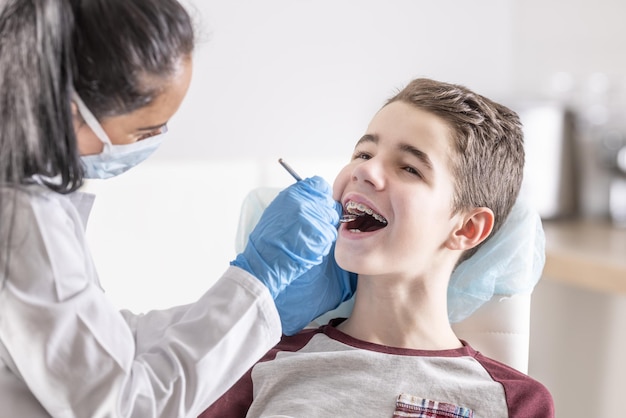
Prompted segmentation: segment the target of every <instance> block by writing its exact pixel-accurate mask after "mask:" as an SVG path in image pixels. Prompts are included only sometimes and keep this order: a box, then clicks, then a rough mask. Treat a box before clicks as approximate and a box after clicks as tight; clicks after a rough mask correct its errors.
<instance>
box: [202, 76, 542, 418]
mask: <svg viewBox="0 0 626 418" xmlns="http://www.w3.org/2000/svg"><path fill="white" fill-rule="evenodd" d="M523 166H524V148H523V135H522V129H521V124H520V122H519V118H518V117H517V115H516V114H515V113H514V112H512V111H511V110H509V109H507V108H506V107H504V106H501V105H499V104H497V103H494V102H492V101H491V100H489V99H487V98H485V97H482V96H480V95H477V94H475V93H473V92H471V91H469V90H468V89H466V88H464V87H462V86H457V85H452V84H446V83H441V82H437V81H433V80H428V79H417V80H414V81H412V82H411V83H410V84H409V85H408V86H407V87H405V88H404V89H403V90H402V91H401V92H399V93H398V94H397V95H395V96H394V97H392V98H391V99H390V100H389V101H388V102H387V103H386V104H385V105H384V106H383V107H382V108H381V109H380V110H379V111H378V113H377V114H376V115H375V116H374V118H373V119H372V121H371V123H370V125H369V127H368V129H367V132H366V133H365V135H364V136H363V137H362V138H361V139H360V140H359V141H358V142H357V144H356V147H355V150H354V155H353V157H352V160H351V162H350V163H349V164H348V165H347V166H346V167H345V168H344V169H343V170H342V171H341V172H340V173H339V174H338V176H337V178H336V180H335V183H334V186H333V188H334V198H335V199H336V200H338V201H339V202H340V203H341V204H342V205H343V208H344V212H345V213H346V214H353V215H357V216H356V218H355V219H354V220H353V221H352V222H348V223H343V224H341V225H340V227H339V234H338V238H337V242H336V247H335V258H336V260H337V263H338V264H339V266H340V267H341V268H343V269H345V270H348V271H353V272H356V273H358V275H359V281H358V292H357V293H356V299H355V303H354V309H353V312H352V314H351V315H350V317H349V318H348V319H345V320H342V319H335V320H333V321H331V322H330V324H329V325H326V326H322V327H320V328H319V329H309V330H304V331H302V332H301V333H300V334H297V335H295V336H292V337H283V339H282V341H281V342H280V343H279V344H278V345H277V346H276V347H275V348H274V349H272V350H271V351H270V352H269V353H267V354H266V356H265V357H264V358H263V359H262V360H261V361H260V362H259V363H257V365H256V366H254V367H253V368H252V370H251V371H250V372H249V373H248V374H247V375H246V376H244V377H243V378H242V379H241V380H240V381H239V382H238V383H237V384H236V385H235V386H234V387H233V388H232V389H231V390H230V391H229V392H227V393H226V394H225V395H224V396H223V397H222V398H221V399H220V400H218V402H217V403H215V404H214V405H213V406H211V407H210V408H209V409H208V410H206V411H205V413H204V414H203V415H202V417H204V418H207V417H212V416H219V417H243V416H246V414H248V416H252V417H257V416H293V417H307V418H309V417H338V416H342V417H344V416H346V417H357V416H358V417H366V416H367V417H370V416H371V417H385V416H387V417H391V416H394V417H395V416H398V417H399V416H403V417H507V416H510V417H524V418H528V417H552V416H553V415H554V407H553V401H552V397H551V395H550V393H549V392H548V391H547V389H546V388H545V387H544V386H543V385H541V384H540V383H538V382H536V381H534V380H533V379H531V378H530V377H528V376H526V375H524V374H522V373H520V372H518V371H516V370H514V369H512V368H510V367H508V366H505V365H503V364H501V363H498V362H496V361H494V360H491V359H488V358H486V357H484V356H482V355H481V354H480V353H478V352H476V351H475V350H473V349H472V348H471V347H470V346H469V345H468V344H467V343H465V342H463V341H460V340H459V339H458V338H457V337H456V336H455V334H454V332H453V331H452V328H451V326H450V323H449V321H448V314H447V306H446V299H447V296H446V295H447V286H448V282H449V280H450V276H451V274H452V271H453V270H454V268H455V267H456V266H457V265H458V263H459V262H460V261H462V260H464V259H466V258H468V257H470V256H471V255H472V254H473V253H474V252H475V251H476V249H477V248H478V247H479V246H480V245H481V244H482V243H483V242H485V241H486V240H487V239H488V238H489V236H491V235H493V234H494V233H495V231H497V230H498V229H499V228H500V226H501V224H502V223H503V221H504V219H505V218H506V217H507V215H508V214H509V212H510V210H511V207H512V206H513V203H514V202H515V200H516V198H517V195H518V192H519V189H520V185H521V181H522V171H523Z"/></svg>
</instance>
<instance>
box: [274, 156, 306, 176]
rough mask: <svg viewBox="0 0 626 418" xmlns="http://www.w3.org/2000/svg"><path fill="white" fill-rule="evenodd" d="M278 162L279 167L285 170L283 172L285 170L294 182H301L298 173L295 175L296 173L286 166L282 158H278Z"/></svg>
mask: <svg viewBox="0 0 626 418" xmlns="http://www.w3.org/2000/svg"><path fill="white" fill-rule="evenodd" d="M278 162H279V163H280V165H282V166H283V167H284V168H285V170H287V172H288V173H289V174H291V176H292V177H293V178H294V179H296V181H300V180H302V177H300V176H299V175H298V173H296V172H295V170H294V169H293V168H291V166H290V165H289V164H287V163H286V162H285V161H284V160H283V159H282V158H279V159H278Z"/></svg>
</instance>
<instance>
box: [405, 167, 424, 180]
mask: <svg viewBox="0 0 626 418" xmlns="http://www.w3.org/2000/svg"><path fill="white" fill-rule="evenodd" d="M402 169H403V170H404V171H406V172H407V173H410V174H413V175H415V176H417V177H419V178H422V173H420V172H419V171H417V170H416V169H415V168H413V167H411V166H406V167H403V168H402Z"/></svg>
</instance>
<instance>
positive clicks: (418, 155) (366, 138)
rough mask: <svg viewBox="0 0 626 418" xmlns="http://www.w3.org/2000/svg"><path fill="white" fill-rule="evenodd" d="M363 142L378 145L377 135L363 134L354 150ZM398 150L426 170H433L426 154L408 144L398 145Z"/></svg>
mask: <svg viewBox="0 0 626 418" xmlns="http://www.w3.org/2000/svg"><path fill="white" fill-rule="evenodd" d="M365 142H372V143H374V144H378V136H377V135H371V134H365V135H363V136H362V137H361V139H359V140H358V142H357V143H356V145H355V148H356V147H358V146H359V145H361V144H363V143H365ZM398 149H399V150H400V151H402V152H405V153H407V154H411V155H412V156H414V157H415V158H417V159H419V160H420V161H421V162H423V163H424V165H425V166H426V168H428V169H429V170H430V171H432V169H433V163H432V161H430V158H429V157H428V154H426V153H425V152H424V151H422V150H420V149H418V148H415V147H414V146H413V145H409V144H400V145H398Z"/></svg>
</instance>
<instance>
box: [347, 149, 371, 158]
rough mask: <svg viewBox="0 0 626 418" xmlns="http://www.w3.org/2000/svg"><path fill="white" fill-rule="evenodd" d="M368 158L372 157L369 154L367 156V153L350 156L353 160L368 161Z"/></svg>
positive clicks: (356, 153) (358, 152)
mask: <svg viewBox="0 0 626 418" xmlns="http://www.w3.org/2000/svg"><path fill="white" fill-rule="evenodd" d="M370 158H372V156H371V155H370V154H368V153H367V152H360V151H357V152H355V153H354V155H353V156H352V159H353V160H359V159H360V160H369V159H370Z"/></svg>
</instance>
